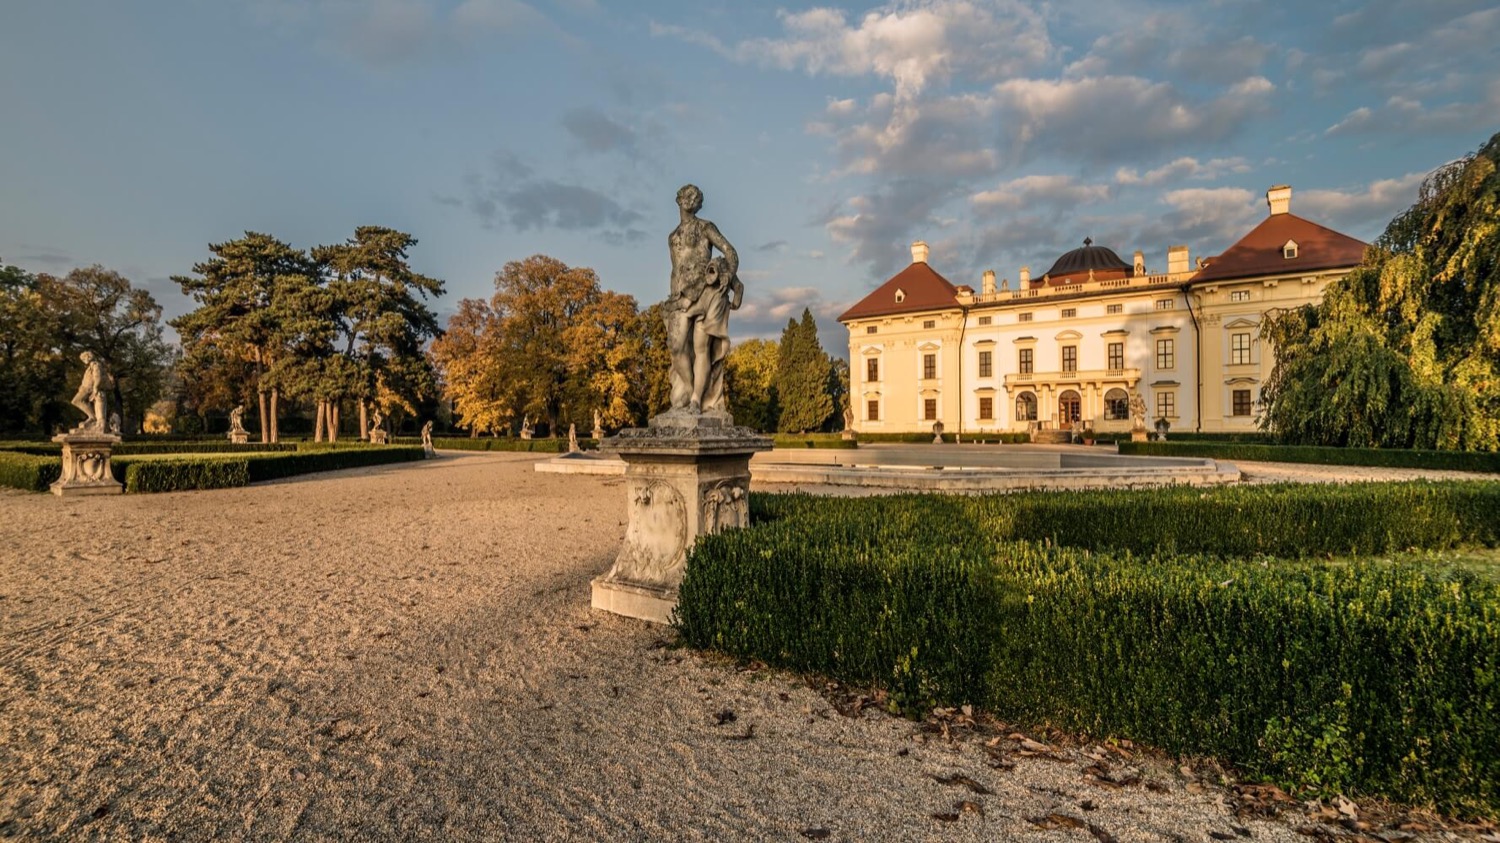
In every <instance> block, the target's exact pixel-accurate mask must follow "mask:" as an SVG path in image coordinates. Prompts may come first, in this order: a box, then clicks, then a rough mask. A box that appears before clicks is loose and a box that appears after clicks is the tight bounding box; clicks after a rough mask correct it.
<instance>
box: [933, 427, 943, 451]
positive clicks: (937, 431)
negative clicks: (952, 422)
mask: <svg viewBox="0 0 1500 843" xmlns="http://www.w3.org/2000/svg"><path fill="white" fill-rule="evenodd" d="M932 444H934V445H941V444H943V423H942V422H940V421H937V422H933V423H932Z"/></svg>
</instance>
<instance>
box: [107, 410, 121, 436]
mask: <svg viewBox="0 0 1500 843" xmlns="http://www.w3.org/2000/svg"><path fill="white" fill-rule="evenodd" d="M109 435H111V436H119V435H120V414H119V413H110V414H109Z"/></svg>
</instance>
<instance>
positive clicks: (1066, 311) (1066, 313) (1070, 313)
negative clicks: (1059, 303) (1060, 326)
mask: <svg viewBox="0 0 1500 843" xmlns="http://www.w3.org/2000/svg"><path fill="white" fill-rule="evenodd" d="M1077 315H1078V308H1076V307H1065V308H1063V309H1062V318H1064V319H1072V318H1073V317H1075V316H1077Z"/></svg>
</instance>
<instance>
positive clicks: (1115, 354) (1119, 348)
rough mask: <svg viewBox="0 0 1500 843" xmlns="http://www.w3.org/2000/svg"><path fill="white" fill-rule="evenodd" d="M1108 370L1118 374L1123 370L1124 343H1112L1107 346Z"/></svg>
mask: <svg viewBox="0 0 1500 843" xmlns="http://www.w3.org/2000/svg"><path fill="white" fill-rule="evenodd" d="M1108 350H1109V370H1110V371H1111V372H1118V371H1120V370H1121V369H1123V368H1125V343H1123V342H1112V343H1110V344H1109V349H1108Z"/></svg>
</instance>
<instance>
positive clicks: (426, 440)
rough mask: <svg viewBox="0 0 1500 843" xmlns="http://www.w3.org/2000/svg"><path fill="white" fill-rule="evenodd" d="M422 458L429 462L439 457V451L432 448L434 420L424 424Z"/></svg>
mask: <svg viewBox="0 0 1500 843" xmlns="http://www.w3.org/2000/svg"><path fill="white" fill-rule="evenodd" d="M422 456H423V457H426V458H427V459H429V460H430V459H432V458H433V457H435V456H437V450H436V449H434V448H433V447H432V419H428V420H427V421H425V422H423V423H422Z"/></svg>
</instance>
